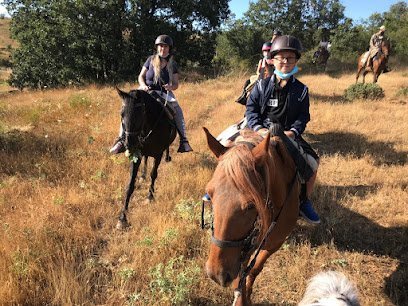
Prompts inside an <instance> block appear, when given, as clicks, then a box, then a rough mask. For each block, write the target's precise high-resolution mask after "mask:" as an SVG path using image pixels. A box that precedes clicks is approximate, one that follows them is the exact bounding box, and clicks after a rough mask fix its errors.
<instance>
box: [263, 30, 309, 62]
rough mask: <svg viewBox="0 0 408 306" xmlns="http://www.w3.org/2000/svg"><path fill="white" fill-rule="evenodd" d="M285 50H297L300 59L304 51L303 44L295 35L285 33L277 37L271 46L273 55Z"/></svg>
mask: <svg viewBox="0 0 408 306" xmlns="http://www.w3.org/2000/svg"><path fill="white" fill-rule="evenodd" d="M284 50H289V51H293V52H295V53H296V57H297V58H298V59H299V58H300V56H301V52H302V44H301V43H300V41H299V39H297V38H296V37H294V36H290V35H283V36H278V37H276V38H275V40H274V41H273V43H272V46H271V51H270V53H271V56H275V55H276V54H277V53H278V52H280V51H284Z"/></svg>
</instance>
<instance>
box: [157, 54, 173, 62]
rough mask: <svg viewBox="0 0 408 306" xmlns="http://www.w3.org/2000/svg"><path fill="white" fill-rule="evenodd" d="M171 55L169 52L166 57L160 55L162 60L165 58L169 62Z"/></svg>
mask: <svg viewBox="0 0 408 306" xmlns="http://www.w3.org/2000/svg"><path fill="white" fill-rule="evenodd" d="M170 56H171V55H170V53H169V54H168V55H167V56H166V57H163V56H160V55H159V57H160V59H161V60H165V61H167V62H168V61H169V59H170Z"/></svg>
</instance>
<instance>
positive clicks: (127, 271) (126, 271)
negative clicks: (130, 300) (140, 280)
mask: <svg viewBox="0 0 408 306" xmlns="http://www.w3.org/2000/svg"><path fill="white" fill-rule="evenodd" d="M118 274H119V276H120V277H121V278H122V279H123V280H124V281H128V280H129V279H131V278H132V277H133V276H135V274H136V271H135V270H134V269H133V268H127V267H126V268H122V269H121V270H119V272H118Z"/></svg>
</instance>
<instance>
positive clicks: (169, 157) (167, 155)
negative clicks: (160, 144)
mask: <svg viewBox="0 0 408 306" xmlns="http://www.w3.org/2000/svg"><path fill="white" fill-rule="evenodd" d="M166 162H171V156H170V147H167V149H166Z"/></svg>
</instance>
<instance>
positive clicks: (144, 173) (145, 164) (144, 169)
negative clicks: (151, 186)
mask: <svg viewBox="0 0 408 306" xmlns="http://www.w3.org/2000/svg"><path fill="white" fill-rule="evenodd" d="M143 158H144V163H143V168H142V175H141V176H140V178H141V179H142V180H143V181H144V180H146V173H147V159H148V158H149V157H148V156H143Z"/></svg>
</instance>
